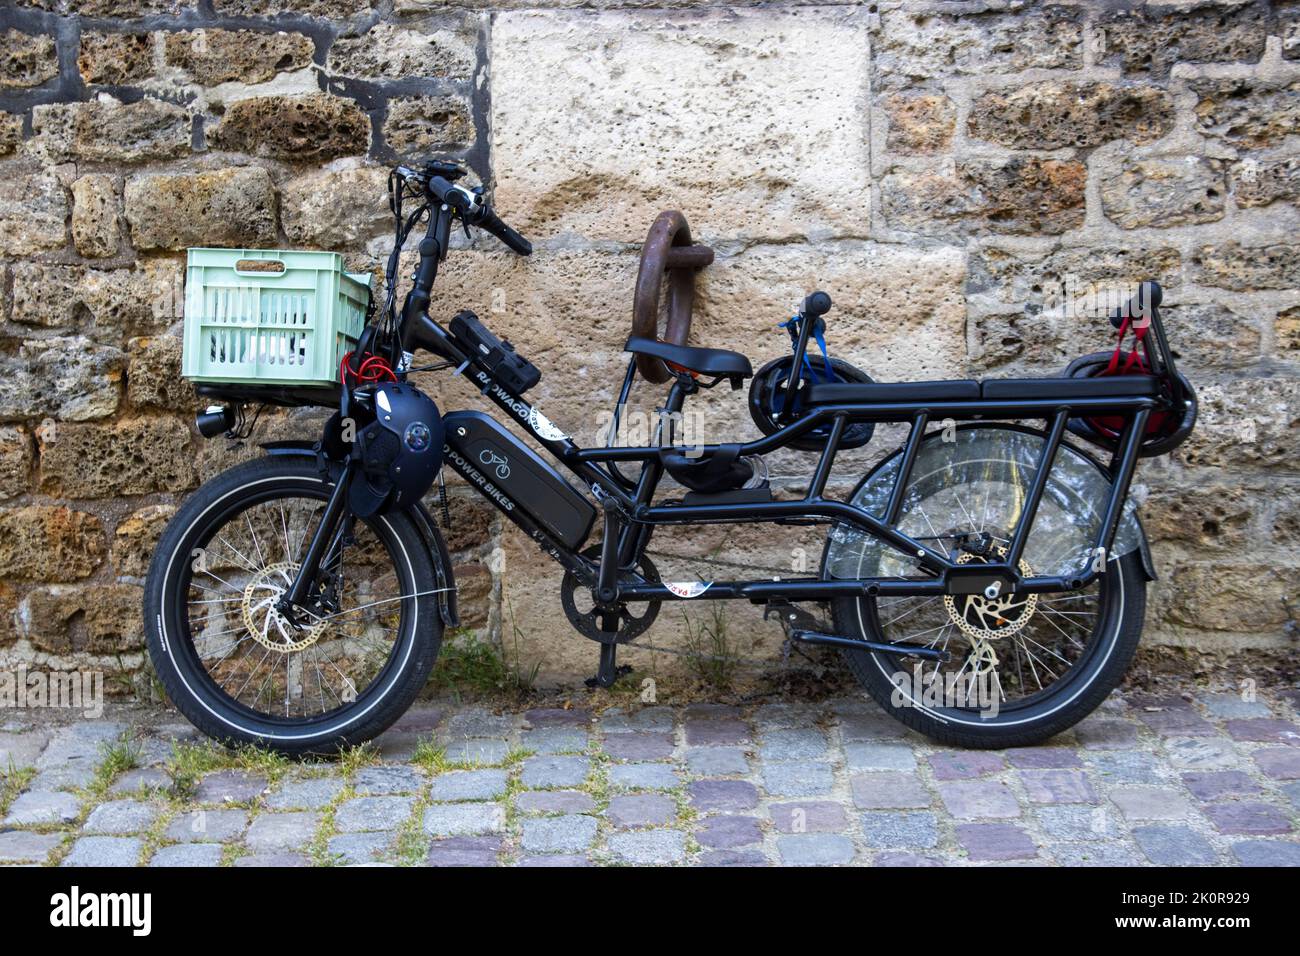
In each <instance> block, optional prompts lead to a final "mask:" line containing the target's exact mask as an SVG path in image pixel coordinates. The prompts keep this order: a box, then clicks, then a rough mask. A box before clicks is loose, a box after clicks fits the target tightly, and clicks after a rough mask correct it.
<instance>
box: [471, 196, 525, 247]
mask: <svg viewBox="0 0 1300 956" xmlns="http://www.w3.org/2000/svg"><path fill="white" fill-rule="evenodd" d="M480 208H481V209H482V210H483V211H482V212H481V213H479V216H478V222H477V223H475V224H476V225H477V226H478V227H479V228H480V229H486V230H487V231H488V232H490V233H492V235H494V236H496V237H497V238H498V239H500V240H501V241H502V242H504V243H505V244H506V246H508V247H509V248H510V249H511V250H513V251H514V252H517V253H519V255H521V256H530V255H532V254H533V244H532V243H531V242H529V241H528V240H527V239H525V238H524V237H523V236H521V235H519V233H517V232H515V231H514V230H513V229H511V228H510V227H509V226H507V225H506V224H505V223H504V222H502V221H501V217H500V216H498V215H497V214H496V213H495V212H493V211H492V207H491V206H489V205H488V204H487V203H483V205H482V206H481V207H480ZM471 221H473V220H471Z"/></svg>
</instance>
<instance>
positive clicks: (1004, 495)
mask: <svg viewBox="0 0 1300 956" xmlns="http://www.w3.org/2000/svg"><path fill="white" fill-rule="evenodd" d="M1044 440H1045V438H1044V436H1043V435H1042V434H1041V433H1037V432H1033V431H1030V430H1028V429H1021V428H1016V427H1013V426H1007V425H981V426H975V427H966V428H959V429H956V430H955V431H951V432H943V431H940V432H934V433H933V434H931V435H929V436H927V437H926V438H925V440H924V441H923V442H922V443H921V447H920V448H919V449H918V451H917V456H916V463H915V465H914V466H913V468H912V474H911V476H910V478H909V481H908V485H907V489H906V491H905V492H904V495H903V506H902V510H901V513H900V515H901V516H900V519H899V522H898V526H899V528H900V530H902V531H903V532H904V533H905V534H907V535H909V536H910V537H912V538H914V539H917V540H919V541H922V542H923V543H925V544H927V545H929V546H931V547H933V548H934V549H935V550H937V551H942V552H945V553H946V552H948V551H951V550H952V548H953V547H954V542H955V535H958V534H962V533H964V532H968V531H985V532H987V533H988V534H990V535H991V536H992V538H993V541H994V543H995V544H998V545H1005V544H1006V543H1007V540H1008V539H1009V538H1010V536H1011V533H1012V531H1013V530H1014V528H1015V526H1016V522H1017V521H1018V520H1019V518H1020V515H1021V513H1022V511H1023V506H1024V503H1025V499H1026V497H1027V496H1028V493H1029V486H1030V484H1031V483H1032V482H1033V479H1034V474H1035V473H1036V471H1037V466H1038V458H1039V455H1040V453H1041V451H1042V446H1043V442H1044ZM900 461H901V453H898V452H896V453H895V454H894V455H893V456H892V457H890V458H889V459H887V460H886V461H884V462H883V463H882V464H880V465H879V466H877V468H876V469H875V470H874V471H873V472H872V473H871V474H869V475H868V476H867V478H866V479H864V481H863V482H862V484H861V485H860V486H859V487H858V489H857V491H855V493H854V495H853V498H852V503H853V504H854V505H856V506H857V507H859V508H862V509H864V510H866V511H868V512H870V513H871V514H872V515H875V516H876V517H877V518H883V516H884V512H885V508H886V507H887V503H888V501H889V495H890V492H891V491H892V490H893V487H894V481H895V478H896V476H897V474H898V467H899V464H900ZM1110 489H1111V484H1110V481H1109V479H1108V478H1107V477H1106V476H1105V474H1103V473H1102V471H1101V469H1100V468H1099V467H1098V466H1097V464H1096V463H1095V462H1094V461H1092V460H1091V459H1089V458H1088V457H1087V456H1085V455H1084V454H1083V453H1082V452H1080V451H1078V450H1077V449H1074V448H1071V447H1070V446H1068V445H1065V444H1062V445H1061V447H1060V449H1059V450H1058V451H1057V454H1056V460H1055V462H1054V463H1053V465H1052V471H1051V475H1050V477H1049V479H1048V483H1047V487H1046V490H1045V491H1044V494H1043V499H1042V501H1041V503H1040V504H1039V507H1038V514H1037V515H1036V517H1035V518H1034V523H1033V527H1032V530H1031V531H1030V534H1029V539H1028V541H1027V542H1026V545H1025V553H1024V560H1025V561H1026V562H1027V563H1028V564H1029V566H1030V568H1031V569H1032V570H1033V573H1034V574H1035V575H1068V574H1072V573H1077V572H1079V571H1081V570H1082V569H1084V568H1085V567H1087V566H1088V564H1089V563H1090V562H1092V561H1093V560H1095V557H1094V555H1093V553H1092V551H1093V547H1094V544H1095V542H1096V539H1097V532H1098V530H1099V528H1100V526H1101V521H1102V516H1103V513H1104V511H1105V508H1106V502H1107V501H1108V499H1109V497H1110ZM1141 534H1142V532H1141V528H1140V526H1139V525H1138V521H1137V517H1136V505H1135V504H1134V502H1133V500H1132V498H1131V497H1130V499H1129V500H1128V501H1127V502H1125V505H1124V511H1123V514H1122V516H1121V518H1120V524H1119V528H1118V530H1117V532H1116V535H1115V540H1114V542H1113V543H1112V547H1111V551H1110V553H1109V554H1108V555H1107V556H1106V558H1107V560H1108V561H1109V560H1115V559H1117V558H1120V557H1123V556H1124V555H1126V554H1128V553H1129V552H1131V551H1133V550H1135V549H1136V548H1137V547H1139V544H1140V541H1141ZM824 570H825V574H826V576H827V577H831V578H847V579H852V578H863V577H904V576H911V575H914V574H915V573H916V564H915V560H914V559H913V558H911V557H909V556H906V555H903V554H901V553H900V552H898V551H896V550H895V549H893V548H892V547H890V546H889V545H888V544H885V543H884V542H883V541H881V540H880V539H878V538H875V537H873V536H872V535H870V534H868V533H866V532H864V531H859V530H858V529H856V528H853V527H850V526H848V525H845V524H836V525H835V526H834V527H832V529H831V532H830V543H829V546H828V548H827V554H826V561H825V565H824Z"/></svg>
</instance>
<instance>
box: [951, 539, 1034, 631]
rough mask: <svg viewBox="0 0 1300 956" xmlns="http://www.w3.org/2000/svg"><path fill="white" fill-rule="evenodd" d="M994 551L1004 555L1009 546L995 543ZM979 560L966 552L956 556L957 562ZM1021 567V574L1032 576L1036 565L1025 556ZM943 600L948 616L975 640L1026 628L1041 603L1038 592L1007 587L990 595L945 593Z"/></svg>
mask: <svg viewBox="0 0 1300 956" xmlns="http://www.w3.org/2000/svg"><path fill="white" fill-rule="evenodd" d="M992 553H993V554H995V555H997V556H998V557H999V558H1004V559H1005V558H1006V555H1007V549H1006V548H1004V547H995V548H993V549H992ZM980 560H982V559H981V558H980V557H978V556H977V555H974V554H971V553H969V552H963V553H962V554H961V555H960V556H959V557H958V558H957V563H958V564H967V563H969V562H971V561H980ZM1019 571H1020V574H1021V576H1022V577H1026V578H1028V577H1032V576H1033V569H1031V568H1030V566H1029V565H1028V563H1026V562H1025V561H1023V560H1022V561H1021V562H1020V565H1019ZM943 603H944V607H945V608H946V610H947V611H948V618H949V620H951V621H952V623H953V624H955V625H957V628H958V630H960V631H961V632H962V633H963V634H965V635H966V637H968V638H970V639H971V640H972V641H996V640H999V639H1001V638H1004V637H1010V636H1011V635H1012V634H1015V633H1017V632H1018V631H1020V630H1023V629H1024V627H1025V625H1026V624H1028V623H1029V620H1030V618H1032V617H1033V616H1034V610H1035V609H1036V608H1037V607H1038V595H1037V594H1032V593H1031V594H1024V593H1017V592H1015V591H1008V592H1006V593H1005V594H1002V595H999V596H998V597H996V598H992V599H990V598H986V597H984V596H982V595H978V594H965V595H952V594H945V595H944V598H943Z"/></svg>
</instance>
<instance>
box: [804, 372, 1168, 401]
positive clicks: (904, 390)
mask: <svg viewBox="0 0 1300 956" xmlns="http://www.w3.org/2000/svg"><path fill="white" fill-rule="evenodd" d="M1157 394H1159V392H1158V383H1157V381H1156V379H1155V377H1154V376H1151V375H1110V376H1105V377H1102V378H993V379H989V380H988V381H986V382H976V381H974V380H971V379H959V380H949V381H939V382H870V383H863V384H857V383H841V382H834V383H829V384H824V385H812V386H809V388H808V398H807V401H808V404H809V405H845V404H864V403H869V404H886V403H899V404H915V403H917V402H977V401H1018V400H1024V399H1051V400H1056V401H1070V400H1071V399H1085V398H1115V397H1118V396H1125V395H1141V396H1148V395H1157Z"/></svg>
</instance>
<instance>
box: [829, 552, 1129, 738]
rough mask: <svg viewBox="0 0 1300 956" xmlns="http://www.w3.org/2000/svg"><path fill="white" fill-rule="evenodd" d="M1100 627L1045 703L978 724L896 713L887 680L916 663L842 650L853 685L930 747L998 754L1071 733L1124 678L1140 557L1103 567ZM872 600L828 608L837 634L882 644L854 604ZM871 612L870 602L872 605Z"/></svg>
mask: <svg viewBox="0 0 1300 956" xmlns="http://www.w3.org/2000/svg"><path fill="white" fill-rule="evenodd" d="M1105 584H1106V594H1107V595H1108V597H1107V599H1106V601H1105V605H1104V607H1103V608H1102V610H1101V614H1102V618H1103V620H1104V622H1105V623H1104V625H1103V626H1102V628H1101V633H1100V634H1098V635H1097V636H1096V637H1094V638H1093V641H1092V642H1091V643H1090V644H1089V648H1090V651H1089V655H1088V657H1087V659H1085V660H1082V661H1079V662H1078V663H1077V664H1076V666H1075V667H1074V668H1073V669H1072V670H1071V672H1070V673H1069V674H1067V675H1065V677H1063V678H1062V680H1061V682H1060V683H1061V685H1062V686H1061V687H1060V688H1059V690H1057V689H1056V687H1055V685H1053V687H1052V688H1051V689H1050V690H1049V693H1048V695H1047V696H1046V697H1044V698H1043V699H1041V700H1039V701H1035V702H1033V703H1030V704H1028V705H1027V706H1025V707H1024V708H1021V709H1018V710H1014V711H1001V712H999V714H998V716H996V717H992V718H988V719H983V718H981V717H980V716H979V715H978V714H971V713H969V712H965V713H963V712H959V711H954V710H951V709H948V708H936V709H935V710H933V711H931V710H928V709H924V708H922V707H919V706H915V705H912V704H906V705H905V706H895V704H894V700H893V697H894V691H895V690H896V689H897V688H896V685H895V684H894V683H893V682H892V681H891V680H890V675H891V674H893V673H895V672H897V671H899V670H902V671H907V672H909V673H910V672H911V669H912V666H913V663H914V662H915V660H916V659H915V658H906V657H900V656H898V655H893V654H884V653H876V652H871V651H852V650H846V651H844V659H845V661H846V662H847V663H848V666H849V670H850V671H851V672H852V673H853V676H854V677H855V678H857V680H858V683H860V684H861V685H862V687H863V688H865V689H866V691H867V693H869V694H870V695H871V696H872V697H873V698H874V699H875V701H876V702H877V703H878V704H880V706H881V707H883V708H884V709H885V710H886V712H888V713H889V715H890V716H892V717H894V718H896V719H897V720H899V721H901V722H902V723H904V724H906V725H907V726H908V727H911V728H912V729H913V730H916V731H919V732H920V733H922V734H925V736H927V737H929V738H930V739H931V740H934V741H937V742H938V743H941V744H948V745H950V746H955V747H970V748H977V749H1000V748H1003V747H1028V746H1031V745H1033V744H1039V743H1042V742H1043V741H1045V740H1047V739H1048V738H1050V737H1054V736H1055V735H1056V734H1059V733H1062V732H1063V731H1065V730H1068V729H1069V728H1071V727H1073V726H1074V725H1075V724H1077V723H1078V722H1079V721H1081V720H1082V719H1083V718H1084V717H1087V716H1088V715H1089V714H1090V713H1092V712H1093V711H1094V710H1096V709H1097V707H1098V706H1099V705H1100V704H1101V702H1102V701H1103V700H1105V699H1106V696H1107V695H1108V694H1109V693H1110V692H1111V691H1112V690H1114V689H1115V688H1116V687H1117V686H1118V685H1119V682H1120V681H1121V680H1122V679H1123V677H1124V672H1125V671H1126V670H1127V669H1128V665H1129V662H1130V661H1132V659H1133V654H1134V652H1135V651H1136V650H1137V645H1138V639H1139V638H1140V637H1141V635H1142V615H1143V612H1144V610H1145V608H1146V576H1145V574H1144V573H1143V571H1142V560H1141V556H1140V554H1139V553H1138V552H1137V551H1134V552H1131V553H1130V554H1127V555H1125V556H1124V557H1122V558H1118V559H1115V560H1113V561H1111V562H1110V563H1109V564H1108V565H1107V571H1106V582H1105ZM859 600H861V601H863V602H868V601H873V599H871V598H861V599H854V598H840V599H837V600H835V601H833V602H832V604H831V613H832V616H833V618H834V621H835V627H836V633H839V634H844V635H847V636H850V637H856V638H858V639H861V640H874V641H880V640H885V638H883V637H881V636H880V634H879V633H874V634H866V633H864V632H863V631H864V629H863V627H862V626H861V624H860V623H859V622H860V620H867V621H871V620H875V617H874V606H871V607H869V608H864V609H863V611H864V613H863V614H862V617H861V618H859V614H858V608H857V603H858V601H859ZM873 605H874V602H873Z"/></svg>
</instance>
